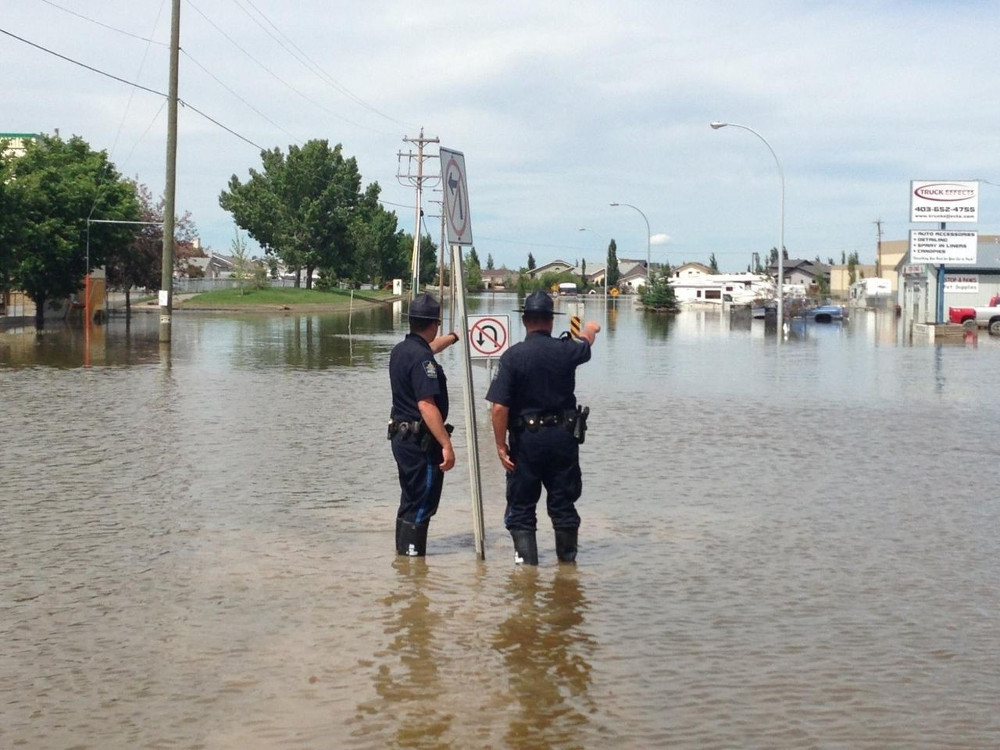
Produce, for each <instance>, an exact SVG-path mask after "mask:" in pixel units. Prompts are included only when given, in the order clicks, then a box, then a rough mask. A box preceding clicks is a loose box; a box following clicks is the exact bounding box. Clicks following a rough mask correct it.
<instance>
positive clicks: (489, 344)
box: [467, 315, 510, 359]
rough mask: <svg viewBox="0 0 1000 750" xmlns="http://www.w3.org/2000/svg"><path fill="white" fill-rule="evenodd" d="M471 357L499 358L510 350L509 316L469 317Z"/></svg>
mask: <svg viewBox="0 0 1000 750" xmlns="http://www.w3.org/2000/svg"><path fill="white" fill-rule="evenodd" d="M467 318H468V321H469V330H468V342H469V356H470V357H474V358H479V359H482V358H484V357H485V358H487V359H489V358H492V357H499V356H500V355H501V354H503V353H504V352H505V351H507V349H509V348H510V317H509V316H507V315H469V316H467Z"/></svg>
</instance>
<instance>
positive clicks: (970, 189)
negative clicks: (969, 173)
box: [910, 180, 979, 223]
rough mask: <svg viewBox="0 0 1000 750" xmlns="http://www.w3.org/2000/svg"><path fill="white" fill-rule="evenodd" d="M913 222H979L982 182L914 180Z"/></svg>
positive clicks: (911, 204) (911, 210) (911, 219)
mask: <svg viewBox="0 0 1000 750" xmlns="http://www.w3.org/2000/svg"><path fill="white" fill-rule="evenodd" d="M910 221H911V222H919V221H946V222H953V221H961V222H966V223H974V222H977V221H979V182H978V181H976V180H972V181H970V182H941V181H940V180H938V181H936V182H935V181H932V180H913V181H911V182H910Z"/></svg>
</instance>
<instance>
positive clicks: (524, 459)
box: [504, 424, 583, 531]
mask: <svg viewBox="0 0 1000 750" xmlns="http://www.w3.org/2000/svg"><path fill="white" fill-rule="evenodd" d="M510 443H511V445H510V457H511V459H512V460H513V461H514V470H513V471H511V472H508V473H507V510H506V512H505V513H504V525H505V526H506V527H507V529H508V530H510V531H513V530H515V529H531V530H532V531H534V530H535V529H536V527H537V519H536V513H535V506H536V505H537V504H538V500H539V498H540V497H541V494H542V487H544V488H545V492H546V498H545V504H546V510H547V511H548V514H549V518H551V519H552V527H553V528H556V529H576V528H579V526H580V515H579V514H578V513H577V512H576V506H575V503H576V501H577V500H579V499H580V495H581V494H582V493H583V478H582V476H581V474H580V446H579V444H578V443H577V442H576V438H575V437H573V433H572V432H570V431H569V430H567V429H566V425H565V424H556V425H543V426H540V427H538V429H537V430H535V431H534V432H532V431H531V430H528V429H524V430H519V431H517V432H515V433H511V439H510Z"/></svg>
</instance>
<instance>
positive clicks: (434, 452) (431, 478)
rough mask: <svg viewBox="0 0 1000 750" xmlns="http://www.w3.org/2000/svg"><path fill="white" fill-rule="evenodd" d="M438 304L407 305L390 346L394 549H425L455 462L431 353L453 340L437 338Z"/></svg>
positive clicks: (414, 553)
mask: <svg viewBox="0 0 1000 750" xmlns="http://www.w3.org/2000/svg"><path fill="white" fill-rule="evenodd" d="M440 316H441V305H439V304H438V302H437V300H435V299H434V298H433V297H431V296H430V295H429V294H421V295H420V296H418V297H416V298H415V299H414V300H413V301H412V302H411V303H410V310H409V320H410V333H409V335H408V336H407V337H406V338H405V339H403V340H402V341H401V342H399V343H398V344H396V346H394V347H393V349H392V354H391V355H390V357H389V383H390V385H391V386H392V414H391V417H390V420H389V435H388V437H389V439H390V440H391V441H392V455H393V458H395V459H396V467H397V468H398V470H399V487H400V489H401V494H400V499H399V510H398V511H397V512H396V553H397V554H400V555H408V556H410V557H422V556H424V555H425V554H426V553H427V527H428V524H429V523H430V520H431V516H433V515H434V514H435V513H436V512H437V508H438V503H439V502H440V500H441V487H442V484H443V482H444V472H446V471H448V470H449V469H451V468H452V467H453V466H454V465H455V451H454V449H453V448H452V445H451V436H450V435H451V425H448V424H445V420H447V419H448V380H447V379H446V378H445V375H444V370H443V369H442V368H441V365H439V364H438V363H437V362H436V361H435V359H434V355H435V354H437V353H438V352H440V351H443V350H444V349H446V348H447V347H449V346H451V345H452V344H454V343H456V342H457V341H458V335H457V334H455V333H449V334H447V335H445V336H438V335H437V332H438V320H439V318H440Z"/></svg>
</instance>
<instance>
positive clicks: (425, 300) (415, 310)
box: [409, 292, 441, 320]
mask: <svg viewBox="0 0 1000 750" xmlns="http://www.w3.org/2000/svg"><path fill="white" fill-rule="evenodd" d="M409 316H410V317H411V318H419V319H420V320H438V319H439V318H440V317H441V305H440V304H438V301H437V300H436V299H434V298H433V297H432V296H431V295H429V294H427V292H424V293H423V294H420V295H418V296H416V297H414V298H413V302H411V303H410V312H409Z"/></svg>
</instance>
